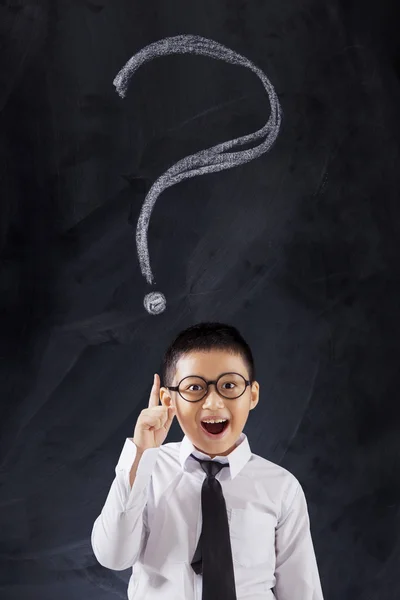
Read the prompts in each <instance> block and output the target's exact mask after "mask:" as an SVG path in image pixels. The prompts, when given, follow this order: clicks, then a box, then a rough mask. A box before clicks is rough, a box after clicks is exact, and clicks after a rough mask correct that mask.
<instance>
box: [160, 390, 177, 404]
mask: <svg viewBox="0 0 400 600" xmlns="http://www.w3.org/2000/svg"><path fill="white" fill-rule="evenodd" d="M160 400H161V404H163V406H174V403H173V402H172V398H171V394H170V391H169V390H168V389H167V388H166V387H161V388H160Z"/></svg>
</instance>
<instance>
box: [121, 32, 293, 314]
mask: <svg viewBox="0 0 400 600" xmlns="http://www.w3.org/2000/svg"><path fill="white" fill-rule="evenodd" d="M169 54H200V55H202V56H208V57H209V58H215V59H220V60H224V61H226V62H228V63H231V64H233V65H239V66H242V67H247V68H248V69H250V70H251V71H253V73H255V74H256V75H257V76H258V77H259V78H260V79H261V82H262V84H263V86H264V88H265V90H266V92H267V94H268V98H269V102H270V105H271V114H270V117H269V119H268V121H267V123H266V124H265V125H264V127H262V128H261V129H259V130H258V131H255V132H254V133H251V134H249V135H245V136H242V137H239V138H236V139H234V140H230V141H228V142H223V143H222V144H217V145H216V146H212V147H211V148H207V149H206V150H202V151H200V152H197V153H196V154H191V155H190V156H186V157H185V158H183V159H182V160H180V161H178V162H177V163H175V164H174V165H173V166H172V167H170V168H169V169H168V170H167V171H165V173H163V174H162V175H161V176H160V177H159V178H158V179H157V180H156V181H155V182H154V183H153V185H152V187H151V189H150V191H149V192H148V194H147V196H146V198H145V200H144V202H143V206H142V210H141V212H140V215H139V219H138V223H137V228H136V247H137V252H138V257H139V263H140V269H141V271H142V275H144V277H145V278H146V281H147V283H149V284H153V283H154V277H153V273H152V271H151V267H150V258H149V250H148V242H147V230H148V228H149V223H150V216H151V212H152V210H153V208H154V205H155V203H156V201H157V198H158V197H159V195H160V194H161V193H162V192H163V191H164V190H165V189H167V188H169V187H171V186H172V185H176V184H177V183H179V182H180V181H183V180H184V179H189V178H190V177H196V176H197V175H205V174H206V173H216V172H217V171H223V170H224V169H231V168H233V167H237V166H239V165H243V164H245V163H247V162H250V161H251V160H253V159H255V158H258V157H259V156H261V155H262V154H264V153H265V152H268V150H270V148H271V146H272V144H273V143H274V142H275V140H276V138H277V137H278V132H279V127H280V124H281V107H280V104H279V101H278V98H277V95H276V93H275V90H274V88H273V86H272V84H271V83H270V81H269V80H268V78H267V76H266V75H265V74H264V73H263V71H261V69H259V68H258V67H256V66H255V65H254V64H253V63H252V62H251V61H250V60H249V59H247V58H245V57H244V56H241V55H240V54H237V53H236V52H234V51H233V50H230V49H229V48H226V47H225V46H222V45H221V44H218V43H217V42H214V41H213V40H209V39H207V38H203V37H199V36H196V35H178V36H175V37H170V38H165V39H163V40H159V41H158V42H155V43H153V44H149V45H148V46H146V47H145V48H143V49H142V50H140V51H139V52H138V53H137V54H135V55H134V56H132V58H130V59H129V61H128V62H127V63H126V65H125V66H124V67H123V68H122V69H121V70H120V71H119V73H118V74H117V76H116V77H115V79H114V81H113V83H114V85H115V88H116V91H117V92H118V94H119V95H120V96H121V98H124V97H125V96H126V92H127V88H128V84H129V80H130V78H131V77H132V75H133V74H134V73H135V71H137V70H138V68H139V67H141V66H142V65H144V64H145V63H146V62H149V61H150V60H153V58H157V57H160V56H167V55H169ZM263 138H265V139H263ZM261 139H263V141H262V142H261V143H260V144H258V145H257V146H255V147H254V148H250V149H247V150H239V151H237V152H228V151H229V150H231V149H233V148H240V147H241V146H244V145H246V144H249V143H251V142H256V141H257V140H261ZM143 304H144V307H145V309H146V310H147V312H148V313H150V314H152V315H157V314H160V313H162V312H163V311H164V310H165V308H166V304H167V303H166V299H165V296H164V294H162V293H161V292H151V293H149V294H146V296H145V297H144V301H143Z"/></svg>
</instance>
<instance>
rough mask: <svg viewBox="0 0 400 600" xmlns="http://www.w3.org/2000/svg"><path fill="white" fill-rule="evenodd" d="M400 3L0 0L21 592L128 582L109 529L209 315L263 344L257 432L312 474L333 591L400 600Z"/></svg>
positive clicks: (3, 225) (34, 598) (280, 459)
mask: <svg viewBox="0 0 400 600" xmlns="http://www.w3.org/2000/svg"><path fill="white" fill-rule="evenodd" d="M399 16H400V11H399V5H398V3H397V2H395V0H382V1H381V2H380V3H378V2H370V1H367V2H365V1H364V2H361V1H360V0H349V1H346V2H340V1H339V0H330V1H328V0H304V1H303V2H299V1H298V0H287V1H282V2H273V1H271V2H262V1H261V0H251V1H250V0H247V1H239V0H237V1H235V0H222V1H220V2H216V1H215V0H204V1H203V2H185V1H183V0H170V1H169V2H164V1H159V0H155V1H154V2H140V1H139V2H133V1H129V2H128V1H126V0H120V1H111V0H71V1H69V2H67V1H61V0H52V1H49V0H47V1H45V0H35V1H34V0H26V1H23V0H8V1H3V2H1V3H0V36H1V38H0V41H1V53H0V67H1V68H0V153H1V161H0V177H1V200H0V253H1V254H0V332H1V333H0V356H1V361H0V369H1V379H0V386H1V388H0V397H1V403H0V411H1V412H0V532H1V533H0V589H1V597H2V600H20V599H21V598H24V599H27V600H55V599H56V600H64V599H65V600H71V599H75V598H76V599H81V598H85V599H86V600H88V599H91V598H93V600H94V599H96V600H106V599H109V598H112V597H120V598H125V597H126V583H127V581H128V578H129V572H128V571H126V572H122V573H118V572H113V571H110V570H106V569H104V568H103V567H101V566H100V565H99V564H98V562H97V561H96V559H95V557H94V556H93V552H92V549H91V546H90V532H91V527H92V525H93V521H94V519H95V518H96V516H97V515H98V514H99V512H100V510H101V507H102V505H103V503H104V500H105V496H106V494H107V491H108V489H109V486H110V484H111V481H112V479H113V477H114V467H115V464H116V460H117V458H118V456H119V453H120V451H121V449H122V446H123V443H124V440H125V438H126V437H129V436H131V435H132V433H133V427H134V424H135V423H136V419H137V417H138V414H139V412H140V411H141V410H142V408H144V406H145V405H146V403H147V400H148V395H149V392H150V388H151V384H152V377H153V373H154V372H160V361H161V358H162V354H163V352H164V350H165V348H166V347H167V345H168V344H169V343H170V342H171V340H172V338H173V337H174V336H175V335H176V333H177V332H178V331H180V330H182V329H184V328H185V327H187V326H189V325H191V324H194V323H197V322H200V321H205V320H211V321H222V322H226V323H230V324H233V325H235V326H236V327H238V328H239V330H240V331H241V333H242V334H243V335H244V337H245V339H246V340H247V341H248V342H249V344H250V345H251V347H252V349H253V352H254V355H255V360H256V366H257V371H258V381H259V383H260V402H259V404H258V406H257V408H256V410H255V411H253V412H252V413H250V416H249V420H248V422H247V424H246V433H247V435H248V437H249V441H250V444H251V449H252V451H253V452H255V453H257V454H259V455H261V456H264V457H266V458H268V459H269V460H272V461H274V462H276V463H278V464H280V465H282V466H284V467H285V468H287V469H288V470H290V471H291V472H292V473H293V474H294V475H295V476H296V477H297V478H298V479H299V480H300V481H301V483H302V485H303V487H304V491H305V493H306V496H307V500H308V506H309V512H310V519H311V524H312V533H313V539H314V545H315V552H316V556H317V558H318V565H319V570H320V576H321V582H322V587H323V590H324V595H325V598H326V600H334V599H336V598H342V599H345V598H346V599H351V600H367V599H369V598H370V599H375V598H379V600H393V599H394V598H398V597H399V596H400V581H399V574H398V573H399V570H398V564H399V558H400V556H399V539H398V519H399V506H400V484H399V481H400V479H399V476H398V474H399V472H400V471H399V462H400V461H399V458H400V443H399V439H400V435H399V431H400V419H399V410H398V397H399V393H398V389H399V367H398V362H399V355H400V352H399V351H400V342H399V340H400V317H399V310H398V307H399V294H400V286H399V282H400V268H399V263H400V261H399V258H400V256H399V254H400V253H399V239H400V208H399V188H400V186H399V183H400V165H399V139H400V108H399V107H400V85H399V78H400V42H399V39H400V38H399V35H398V30H399V25H400V21H399ZM181 36H183V37H181ZM185 36H189V37H185ZM190 36H192V37H190ZM172 38H173V39H175V42H174V44H175V46H174V48H175V50H176V49H177V48H180V51H174V52H172V51H171V48H172V46H171V45H170V46H168V47H167V46H166V45H165V44H166V43H167V42H165V40H168V39H169V40H171V39H172ZM199 40H203V41H201V42H200V41H199ZM204 40H208V41H204ZM171 43H172V42H171ZM153 44H159V46H156V47H155V46H151V45H153ZM182 44H183V45H182ZM209 44H211V45H209ZM213 44H215V45H213ZM148 47H151V48H153V50H154V48H156V50H154V52H155V54H154V55H153V54H152V55H151V56H150V55H147V54H146V57H147V59H148V60H147V62H146V61H145V62H144V63H143V64H141V65H140V68H137V70H135V72H134V73H133V74H132V73H130V75H129V77H128V79H125V80H123V79H122V80H121V79H118V77H117V75H118V74H119V73H121V70H122V69H123V68H124V66H125V65H127V64H128V62H129V61H130V59H131V58H132V57H134V56H136V57H137V56H138V54H139V53H140V52H142V51H143V49H145V48H148ZM188 48H189V50H188ZM196 48H197V49H199V48H200V49H201V52H200V51H199V52H196V51H195V49H196ZM221 48H225V49H228V52H226V51H225V50H222V49H221ZM147 52H149V51H147ZM207 52H208V54H207ZM213 52H214V53H215V52H216V53H217V54H218V53H220V54H219V55H218V56H213V55H212V53H213ZM157 53H158V54H157ZM139 56H141V57H142V58H143V55H139ZM238 56H240V57H242V58H240V59H238V58H237V57H238ZM234 57H236V58H235V59H234ZM231 59H232V60H231ZM242 59H243V60H242ZM138 60H139V59H138ZM235 61H236V62H235ZM240 61H242V62H240ZM246 61H247V62H246ZM252 66H254V67H255V70H254V69H252ZM125 75H126V72H125ZM263 76H265V78H266V79H263ZM121 81H122V83H121ZM123 81H125V84H126V85H125V88H124V90H123V93H121V90H122V87H123ZM119 85H120V89H118V86H119ZM121 86H122V87H121ZM268 86H270V87H268ZM260 131H261V133H260V134H259V137H257V136H256V137H254V135H252V134H254V133H255V132H260ZM247 136H250V138H248V137H247ZM235 140H236V142H235V143H233V145H232V144H231V145H229V142H233V141H235ZM237 140H241V141H239V142H237ZM262 144H264V145H262ZM261 146H262V147H261ZM255 148H261V150H260V149H259V150H254V149H255ZM210 149H211V150H210ZM188 157H192V158H188ZM193 157H194V158H193ZM176 165H178V166H176ZM171 169H172V170H171ZM166 173H167V175H165V174H166ZM157 182H158V183H157ZM141 219H142V220H141ZM151 294H156V295H155V296H154V295H151ZM149 295H150V296H149ZM181 438H182V432H181V430H180V429H179V426H178V425H177V424H176V423H174V426H173V427H172V429H171V432H170V434H169V436H168V440H167V441H178V440H180V439H181Z"/></svg>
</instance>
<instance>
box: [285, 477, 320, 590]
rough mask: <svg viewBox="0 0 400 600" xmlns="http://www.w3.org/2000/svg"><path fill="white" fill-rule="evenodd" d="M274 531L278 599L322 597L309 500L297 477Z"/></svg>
mask: <svg viewBox="0 0 400 600" xmlns="http://www.w3.org/2000/svg"><path fill="white" fill-rule="evenodd" d="M287 496H288V497H287V498H286V502H284V506H283V510H282V514H281V518H280V519H279V521H278V525H277V527H276V531H275V553H276V563H275V578H276V584H275V590H274V593H275V596H276V598H277V600H323V595H322V589H321V582H320V577H319V572H318V566H317V560H316V557H315V552H314V546H313V542H312V538H311V531H310V519H309V515H308V510H307V502H306V498H305V495H304V492H303V489H302V487H301V485H300V483H299V482H298V481H297V480H296V479H295V480H294V482H293V485H291V486H290V490H289V493H288V495H287Z"/></svg>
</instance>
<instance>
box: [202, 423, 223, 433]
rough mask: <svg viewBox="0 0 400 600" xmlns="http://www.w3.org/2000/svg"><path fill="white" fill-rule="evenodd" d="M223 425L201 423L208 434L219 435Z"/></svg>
mask: <svg viewBox="0 0 400 600" xmlns="http://www.w3.org/2000/svg"><path fill="white" fill-rule="evenodd" d="M226 424H227V421H225V423H203V425H204V429H207V431H208V433H215V434H216V433H221V432H222V431H223V430H224V429H225V425H226Z"/></svg>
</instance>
